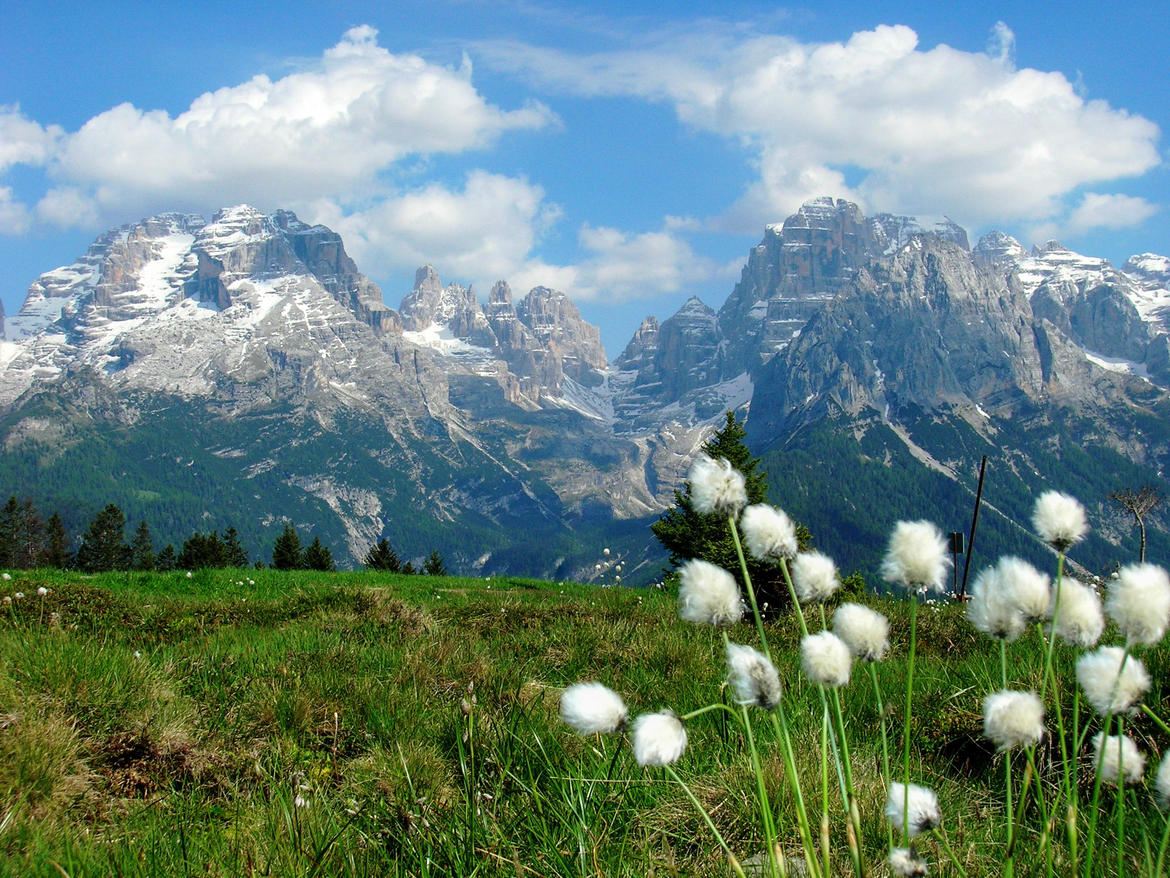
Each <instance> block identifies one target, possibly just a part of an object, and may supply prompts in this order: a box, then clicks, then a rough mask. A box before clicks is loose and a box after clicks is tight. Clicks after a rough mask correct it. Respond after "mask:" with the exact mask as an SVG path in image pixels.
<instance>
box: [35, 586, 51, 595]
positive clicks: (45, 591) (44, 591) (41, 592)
mask: <svg viewBox="0 0 1170 878" xmlns="http://www.w3.org/2000/svg"><path fill="white" fill-rule="evenodd" d="M48 593H49V590H48V589H47V588H45V587H44V586H43V585H42V586H41V587H40V588H38V589H37V596H38V597H42V598H43V597H44V596H45V595H47V594H48Z"/></svg>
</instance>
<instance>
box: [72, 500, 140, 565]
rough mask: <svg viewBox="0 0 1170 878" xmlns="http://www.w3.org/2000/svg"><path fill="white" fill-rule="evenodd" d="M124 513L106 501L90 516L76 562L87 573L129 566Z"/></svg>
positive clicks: (128, 548)
mask: <svg viewBox="0 0 1170 878" xmlns="http://www.w3.org/2000/svg"><path fill="white" fill-rule="evenodd" d="M125 527H126V516H124V515H123V514H122V510H121V509H119V508H118V507H117V506H116V505H115V504H113V503H110V504H109V505H107V506H106V508H105V509H103V510H102V511H101V512H99V513H98V514H97V515H95V516H94V518H93V521H91V522H90V524H89V528H88V529H87V530H86V532H85V535H84V536H83V537H82V538H81V545H80V546H79V547H78V549H77V566H78V567H80V568H81V569H82V570H84V571H86V572H87V573H98V572H101V571H103V570H126V569H128V568H129V567H130V547H129V546H128V545H126V540H125V537H124V536H123V530H124V529H125Z"/></svg>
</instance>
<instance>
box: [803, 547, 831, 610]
mask: <svg viewBox="0 0 1170 878" xmlns="http://www.w3.org/2000/svg"><path fill="white" fill-rule="evenodd" d="M792 585H793V587H794V588H795V589H796V597H797V600H799V601H800V602H801V603H808V602H809V601H815V602H818V603H820V602H823V601H827V600H828V599H829V598H831V597H832V596H833V593H834V592H835V591H837V589H838V588H840V587H841V580H840V579H838V578H837V565H836V564H834V563H833V559H832V558H830V557H829V556H828V555H823V554H821V553H820V552H801V553H800V554H799V555H797V556H796V560H794V561H793V562H792Z"/></svg>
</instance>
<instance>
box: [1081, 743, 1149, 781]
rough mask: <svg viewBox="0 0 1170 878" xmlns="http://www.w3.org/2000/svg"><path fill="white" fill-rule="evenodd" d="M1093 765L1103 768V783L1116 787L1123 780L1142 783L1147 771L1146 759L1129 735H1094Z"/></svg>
mask: <svg viewBox="0 0 1170 878" xmlns="http://www.w3.org/2000/svg"><path fill="white" fill-rule="evenodd" d="M1093 763H1094V764H1095V765H1096V764H1100V766H1101V781H1102V782H1103V783H1107V784H1109V785H1111V786H1115V787H1117V786H1121V781H1122V780H1124V781H1125V783H1129V784H1134V783H1140V782H1141V779H1142V775H1143V774H1144V773H1145V770H1146V757H1145V756H1143V755H1142V754H1141V752H1140V751H1139V750H1138V748H1137V744H1135V743H1134V741H1133V738H1131V737H1130V736H1129V735H1110V736H1109V737H1108V738H1106V737H1105V733H1104V732H1097V734H1095V735H1093ZM1123 774H1124V778H1123V777H1122V775H1123Z"/></svg>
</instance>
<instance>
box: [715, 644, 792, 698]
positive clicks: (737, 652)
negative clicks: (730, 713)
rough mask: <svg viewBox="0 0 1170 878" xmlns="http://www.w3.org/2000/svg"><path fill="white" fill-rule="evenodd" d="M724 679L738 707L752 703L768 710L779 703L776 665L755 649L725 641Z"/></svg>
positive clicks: (778, 682) (778, 681)
mask: <svg viewBox="0 0 1170 878" xmlns="http://www.w3.org/2000/svg"><path fill="white" fill-rule="evenodd" d="M727 679H728V681H729V682H730V683H731V688H732V689H734V690H735V697H736V700H737V701H738V702H739V703H740V704H755V705H758V706H760V707H762V708H764V709H765V710H772V709H773V708H774V707H776V705H778V704H779V703H780V675H779V674H778V673H777V672H776V666H775V665H773V664H772V663H771V662H770V661H768V657H767V656H766V655H764V654H763V653H762V652H760V651H759V650H758V649H753V648H752V647H750V646H745V645H744V644H741V643H730V642H729V643H728V644H727Z"/></svg>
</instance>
